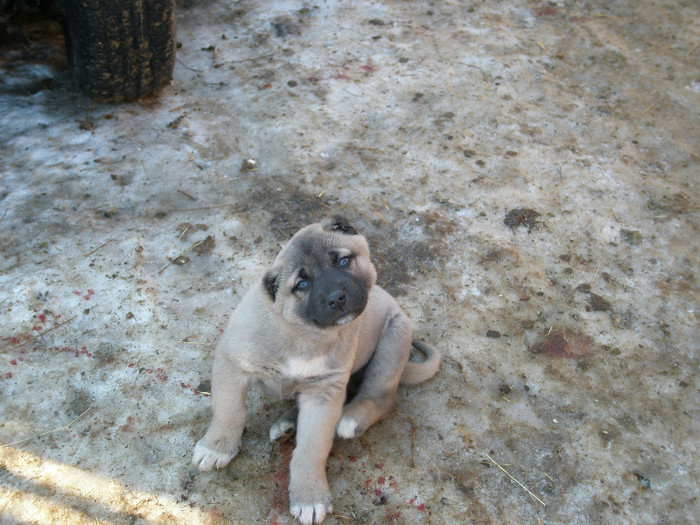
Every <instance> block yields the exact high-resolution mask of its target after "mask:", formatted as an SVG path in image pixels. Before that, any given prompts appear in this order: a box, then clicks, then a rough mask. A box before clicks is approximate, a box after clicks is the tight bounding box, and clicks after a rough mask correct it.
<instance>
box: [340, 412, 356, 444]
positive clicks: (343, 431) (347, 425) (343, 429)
mask: <svg viewBox="0 0 700 525" xmlns="http://www.w3.org/2000/svg"><path fill="white" fill-rule="evenodd" d="M335 431H336V433H337V434H338V436H339V437H341V438H343V439H352V438H354V437H355V436H357V421H355V420H354V419H353V418H351V417H348V416H343V417H342V418H340V421H339V422H338V426H337V427H336V429H335Z"/></svg>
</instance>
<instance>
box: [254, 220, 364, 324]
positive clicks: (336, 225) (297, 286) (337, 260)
mask: <svg viewBox="0 0 700 525" xmlns="http://www.w3.org/2000/svg"><path fill="white" fill-rule="evenodd" d="M376 279H377V273H376V271H375V269H374V265H373V264H372V262H371V261H370V258H369V246H368V245H367V240H366V239H365V238H364V237H363V236H362V235H360V234H359V233H358V232H357V230H356V229H355V228H354V227H353V226H351V225H350V224H349V223H348V221H347V220H346V219H345V218H343V217H341V216H333V217H330V218H328V219H326V220H324V221H322V222H320V223H316V224H312V225H310V226H306V227H305V228H302V229H301V230H299V231H298V232H297V233H296V234H295V235H294V237H292V238H291V240H290V241H289V242H288V243H287V244H286V245H285V246H284V248H282V251H281V252H280V253H279V254H278V255H277V258H276V259H275V262H274V263H273V265H272V267H271V268H270V269H269V270H268V271H267V273H266V274H265V276H264V277H263V286H264V288H265V290H266V292H267V294H268V296H269V298H270V300H271V301H272V303H273V305H272V308H273V309H274V310H275V311H277V312H278V313H279V314H280V315H282V316H283V317H284V318H285V319H286V320H287V321H289V322H291V323H293V324H303V325H307V326H308V325H312V326H315V327H317V328H331V327H335V326H343V325H346V324H348V323H350V322H352V321H353V320H354V319H356V318H357V316H359V315H360V314H361V313H362V312H363V310H364V309H365V306H367V300H368V298H369V291H370V289H371V288H372V286H373V285H374V282H375V281H376Z"/></svg>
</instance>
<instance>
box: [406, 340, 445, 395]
mask: <svg viewBox="0 0 700 525" xmlns="http://www.w3.org/2000/svg"><path fill="white" fill-rule="evenodd" d="M413 349H414V350H417V352H416V353H418V354H422V355H423V359H420V360H414V359H413V357H414V356H413V352H412V353H411V354H412V355H411V359H410V360H409V362H408V364H407V365H406V368H404V369H403V374H402V375H401V383H402V384H404V385H415V384H417V383H422V382H423V381H427V380H428V379H430V378H431V377H433V376H434V375H435V374H436V373H437V371H438V369H439V368H440V353H439V352H438V351H437V349H436V348H435V347H434V346H432V345H429V344H428V343H424V342H423V341H415V340H414V341H413Z"/></svg>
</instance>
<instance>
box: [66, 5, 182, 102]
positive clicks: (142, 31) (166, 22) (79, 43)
mask: <svg viewBox="0 0 700 525" xmlns="http://www.w3.org/2000/svg"><path fill="white" fill-rule="evenodd" d="M63 12H64V16H65V33H66V50H67V53H68V61H69V63H70V65H71V69H72V72H73V77H74V78H75V81H76V82H77V84H78V85H79V86H80V88H81V89H82V90H83V91H85V92H86V93H87V94H88V95H89V96H90V97H92V98H93V99H95V100H97V101H100V102H122V101H129V100H134V99H137V98H141V97H145V96H147V95H151V94H154V93H157V92H158V91H160V90H161V89H162V88H163V87H165V86H166V85H167V84H168V83H169V82H170V80H171V78H172V73H173V65H174V64H175V45H176V44H175V0H65V1H64V9H63Z"/></svg>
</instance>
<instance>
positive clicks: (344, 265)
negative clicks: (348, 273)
mask: <svg viewBox="0 0 700 525" xmlns="http://www.w3.org/2000/svg"><path fill="white" fill-rule="evenodd" d="M338 266H340V267H341V268H347V267H348V266H350V257H342V258H341V259H340V260H339V261H338Z"/></svg>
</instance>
